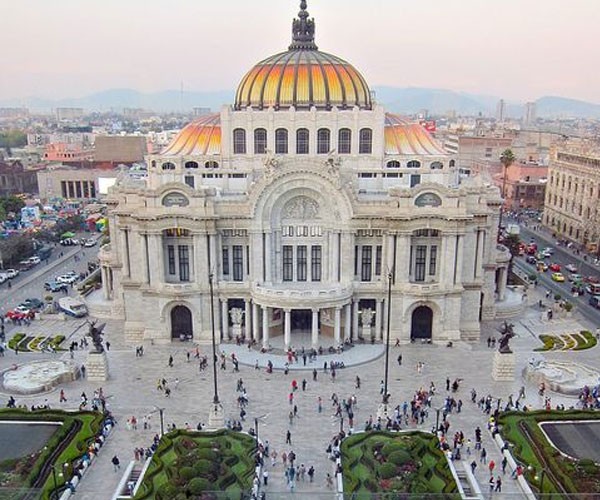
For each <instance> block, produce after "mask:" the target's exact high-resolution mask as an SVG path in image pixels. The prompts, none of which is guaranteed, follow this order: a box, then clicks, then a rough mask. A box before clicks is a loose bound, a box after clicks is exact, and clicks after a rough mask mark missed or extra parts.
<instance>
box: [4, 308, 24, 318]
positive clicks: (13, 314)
mask: <svg viewBox="0 0 600 500" xmlns="http://www.w3.org/2000/svg"><path fill="white" fill-rule="evenodd" d="M4 316H5V317H6V318H7V319H10V320H20V319H25V318H26V317H27V314H24V313H22V312H20V311H15V310H11V311H8V312H7V313H6V314H5V315H4Z"/></svg>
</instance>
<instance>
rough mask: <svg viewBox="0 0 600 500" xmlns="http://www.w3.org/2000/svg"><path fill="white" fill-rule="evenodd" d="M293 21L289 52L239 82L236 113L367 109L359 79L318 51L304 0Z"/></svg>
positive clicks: (366, 89)
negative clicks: (333, 107)
mask: <svg viewBox="0 0 600 500" xmlns="http://www.w3.org/2000/svg"><path fill="white" fill-rule="evenodd" d="M298 17H299V19H295V20H294V22H293V25H292V33H293V36H292V44H291V45H290V47H289V50H288V51H287V52H281V53H279V54H275V55H274V56H271V57H269V58H267V59H265V60H263V61H261V62H259V63H258V64H257V65H255V66H254V67H253V68H252V69H251V70H250V71H248V73H246V75H245V76H244V78H242V81H241V83H240V84H239V86H238V89H237V92H236V96H235V109H244V108H246V107H248V106H252V107H256V108H258V109H263V108H268V107H271V106H273V107H274V108H275V109H282V108H283V109H285V108H289V107H291V106H294V107H295V108H296V109H308V108H310V107H312V106H315V107H317V108H320V109H330V108H331V107H332V106H337V107H340V108H352V107H354V106H358V107H360V108H362V109H371V107H372V102H371V92H370V91H369V86H368V85H367V82H366V81H365V79H364V78H363V77H362V75H361V74H360V73H359V72H358V71H357V70H356V69H355V68H354V67H353V66H352V65H351V64H349V63H347V62H346V61H344V60H343V59H340V58H339V57H336V56H333V55H331V54H327V53H325V52H320V51H319V50H318V48H317V46H316V45H315V43H314V29H315V23H314V20H313V19H308V12H306V1H305V0H302V2H301V3H300V12H299V13H298Z"/></svg>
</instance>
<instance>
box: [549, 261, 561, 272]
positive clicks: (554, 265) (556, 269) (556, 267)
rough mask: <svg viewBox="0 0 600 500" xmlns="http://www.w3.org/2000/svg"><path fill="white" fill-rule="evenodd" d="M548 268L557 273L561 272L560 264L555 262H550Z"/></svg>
mask: <svg viewBox="0 0 600 500" xmlns="http://www.w3.org/2000/svg"><path fill="white" fill-rule="evenodd" d="M548 269H550V271H553V272H555V273H560V264H557V263H556V262H553V263H552V264H550V265H549V266H548Z"/></svg>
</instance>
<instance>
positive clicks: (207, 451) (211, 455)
mask: <svg viewBox="0 0 600 500" xmlns="http://www.w3.org/2000/svg"><path fill="white" fill-rule="evenodd" d="M196 456H197V457H198V458H199V459H202V458H203V459H205V460H216V459H217V453H216V452H215V451H213V450H212V449H211V448H200V449H198V450H197V451H196Z"/></svg>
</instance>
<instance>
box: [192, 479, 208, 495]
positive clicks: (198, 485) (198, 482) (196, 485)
mask: <svg viewBox="0 0 600 500" xmlns="http://www.w3.org/2000/svg"><path fill="white" fill-rule="evenodd" d="M187 489H188V490H189V492H190V493H191V494H192V495H201V494H202V492H204V491H210V489H211V484H210V482H209V481H207V480H206V479H204V478H202V477H195V478H194V479H192V480H191V481H190V483H189V484H188V487H187Z"/></svg>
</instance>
